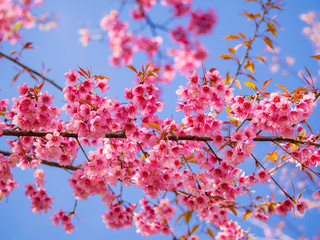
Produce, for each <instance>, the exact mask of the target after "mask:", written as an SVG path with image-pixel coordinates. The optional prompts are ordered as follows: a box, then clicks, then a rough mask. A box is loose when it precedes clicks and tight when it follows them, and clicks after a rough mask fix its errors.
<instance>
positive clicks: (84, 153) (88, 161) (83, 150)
mask: <svg viewBox="0 0 320 240" xmlns="http://www.w3.org/2000/svg"><path fill="white" fill-rule="evenodd" d="M76 140H77V142H78V145H79V146H80V148H81V151H82V152H83V154H84V156H85V157H86V159H87V160H88V162H91V161H90V159H89V158H88V156H87V154H86V152H85V151H84V149H83V147H82V145H81V143H80V141H79V138H76Z"/></svg>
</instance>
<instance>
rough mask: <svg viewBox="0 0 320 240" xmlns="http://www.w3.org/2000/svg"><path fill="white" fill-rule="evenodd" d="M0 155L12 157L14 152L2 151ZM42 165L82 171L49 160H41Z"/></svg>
mask: <svg viewBox="0 0 320 240" xmlns="http://www.w3.org/2000/svg"><path fill="white" fill-rule="evenodd" d="M0 153H1V154H3V155H4V156H10V155H12V154H13V153H12V152H7V151H2V150H0ZM27 158H28V159H32V158H31V157H27ZM41 164H44V165H47V166H50V167H57V168H63V169H68V170H72V171H75V170H79V169H81V168H80V167H75V166H72V165H63V166H61V165H60V164H59V163H56V162H50V161H47V160H41Z"/></svg>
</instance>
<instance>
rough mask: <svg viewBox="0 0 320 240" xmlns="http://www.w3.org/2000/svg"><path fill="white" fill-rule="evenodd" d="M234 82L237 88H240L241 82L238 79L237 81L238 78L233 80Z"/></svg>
mask: <svg viewBox="0 0 320 240" xmlns="http://www.w3.org/2000/svg"><path fill="white" fill-rule="evenodd" d="M235 84H236V85H237V86H238V88H239V89H241V84H240V81H239V80H236V81H235Z"/></svg>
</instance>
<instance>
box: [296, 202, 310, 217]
mask: <svg viewBox="0 0 320 240" xmlns="http://www.w3.org/2000/svg"><path fill="white" fill-rule="evenodd" d="M306 209H308V205H307V204H306V203H305V202H299V203H298V204H297V210H298V211H299V212H300V213H301V214H304V211H305V210H306Z"/></svg>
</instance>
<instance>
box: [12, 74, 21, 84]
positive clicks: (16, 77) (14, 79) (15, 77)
mask: <svg viewBox="0 0 320 240" xmlns="http://www.w3.org/2000/svg"><path fill="white" fill-rule="evenodd" d="M19 75H20V73H17V74H16V75H15V76H14V77H13V80H12V82H11V85H13V84H15V82H16V81H17V79H18V77H19Z"/></svg>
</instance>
